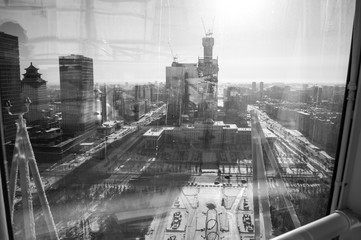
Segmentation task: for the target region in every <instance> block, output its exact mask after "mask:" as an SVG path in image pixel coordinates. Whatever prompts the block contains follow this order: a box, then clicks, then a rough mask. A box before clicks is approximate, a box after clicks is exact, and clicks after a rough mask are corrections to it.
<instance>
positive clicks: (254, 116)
mask: <svg viewBox="0 0 361 240" xmlns="http://www.w3.org/2000/svg"><path fill="white" fill-rule="evenodd" d="M253 126H254V127H255V128H256V132H257V134H258V135H259V139H260V141H261V142H262V146H263V148H264V150H265V152H266V154H267V158H268V159H269V161H270V163H271V167H272V169H273V171H274V172H275V173H276V177H275V178H274V180H275V181H276V182H277V184H278V186H279V187H278V188H277V191H278V193H279V195H280V196H281V198H282V199H283V201H284V203H285V204H286V208H287V210H288V212H289V214H290V217H291V219H292V222H293V225H294V227H295V228H297V227H300V226H301V223H300V221H299V219H298V216H297V214H296V211H295V209H294V206H293V204H292V202H291V201H289V200H288V199H287V197H286V196H287V195H288V192H287V188H286V185H285V183H284V181H283V180H282V179H280V176H281V174H280V170H279V168H278V165H277V161H276V159H275V157H274V155H273V153H272V150H271V148H270V146H269V144H268V142H267V139H266V137H265V135H264V132H263V130H262V127H261V124H260V122H259V119H258V116H257V114H256V112H252V127H253ZM262 155H263V153H262ZM263 165H264V162H263ZM264 173H265V172H264ZM265 183H267V181H266V182H265Z"/></svg>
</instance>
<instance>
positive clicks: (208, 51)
mask: <svg viewBox="0 0 361 240" xmlns="http://www.w3.org/2000/svg"><path fill="white" fill-rule="evenodd" d="M202 45H203V56H204V61H205V62H209V61H211V60H212V58H213V46H214V38H213V37H208V36H206V37H204V38H202Z"/></svg>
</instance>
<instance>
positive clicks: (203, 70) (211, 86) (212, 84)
mask: <svg viewBox="0 0 361 240" xmlns="http://www.w3.org/2000/svg"><path fill="white" fill-rule="evenodd" d="M202 45H203V58H198V68H197V70H198V74H199V78H200V80H201V82H202V83H203V85H204V86H203V88H204V92H203V93H202V100H201V103H199V104H198V117H199V118H202V119H204V120H205V119H208V118H212V119H215V118H216V113H217V106H218V71H219V69H218V59H214V58H213V46H214V38H213V37H212V33H207V34H206V36H205V37H203V38H202Z"/></svg>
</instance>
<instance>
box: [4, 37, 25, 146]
mask: <svg viewBox="0 0 361 240" xmlns="http://www.w3.org/2000/svg"><path fill="white" fill-rule="evenodd" d="M0 96H1V104H2V105H3V102H4V101H5V100H10V101H11V104H12V108H11V111H12V112H18V111H20V110H21V109H22V106H23V103H22V100H21V82H20V64H19V43H18V38H17V37H15V36H12V35H9V34H6V33H3V32H0ZM16 119H17V117H16V116H10V115H9V114H8V113H6V112H3V116H2V120H3V124H4V137H5V142H9V141H13V140H14V139H15V133H16V125H15V120H16Z"/></svg>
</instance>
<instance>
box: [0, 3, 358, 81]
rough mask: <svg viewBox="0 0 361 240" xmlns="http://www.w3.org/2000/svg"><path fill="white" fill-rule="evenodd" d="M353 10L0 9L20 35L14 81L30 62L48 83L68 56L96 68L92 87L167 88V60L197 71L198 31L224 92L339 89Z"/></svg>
mask: <svg viewBox="0 0 361 240" xmlns="http://www.w3.org/2000/svg"><path fill="white" fill-rule="evenodd" d="M353 11H354V1H342V0H322V1H319V0H298V1H294V0H275V1H271V0H219V1H218V0H133V1H127V0H122V1H119V0H82V1H73V0H58V1H55V0H54V1H52V0H48V1H42V0H35V1H27V0H16V1H5V0H0V31H5V32H7V33H10V34H15V35H18V36H19V38H20V41H21V48H20V54H21V69H22V72H21V73H24V70H23V69H24V68H25V67H27V66H28V65H29V64H30V62H31V61H32V62H33V64H34V65H35V66H37V67H39V68H40V72H41V73H42V74H43V78H44V79H45V80H47V81H48V82H49V83H50V84H58V83H59V67H58V57H59V56H63V55H68V54H83V55H85V56H87V57H91V58H93V59H94V77H95V82H109V83H117V82H118V83H124V82H148V81H158V82H165V66H169V65H170V64H171V62H172V59H173V58H172V53H171V52H173V55H176V56H177V57H178V61H179V62H197V59H198V56H200V57H201V56H202V54H203V50H202V37H203V36H204V35H205V30H206V31H209V30H210V31H212V32H213V36H214V38H215V46H214V51H213V52H214V55H215V57H217V56H218V58H219V69H220V72H219V81H220V82H221V83H222V82H239V83H245V82H251V81H265V82H272V81H278V82H309V83H323V82H334V83H343V82H344V81H345V78H346V70H347V69H346V68H347V61H348V53H349V47H350V38H351V28H352V20H353ZM202 22H203V23H204V25H203V24H202ZM170 49H172V51H171V50H170Z"/></svg>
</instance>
